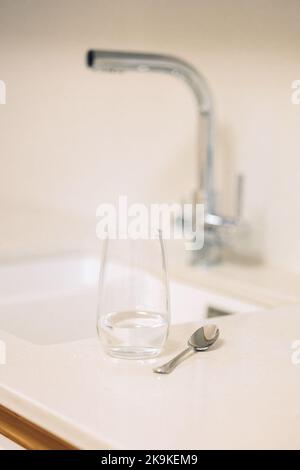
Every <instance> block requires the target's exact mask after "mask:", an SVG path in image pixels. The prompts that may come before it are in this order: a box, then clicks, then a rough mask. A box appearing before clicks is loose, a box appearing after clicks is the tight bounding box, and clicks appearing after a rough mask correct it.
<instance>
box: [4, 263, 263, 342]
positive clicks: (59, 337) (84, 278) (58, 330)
mask: <svg viewBox="0 0 300 470" xmlns="http://www.w3.org/2000/svg"><path fill="white" fill-rule="evenodd" d="M99 268H100V262H99V259H98V258H97V257H94V256H92V255H87V256H83V255H66V256H57V257H51V258H44V259H41V258H40V259H38V260H33V261H30V262H29V261H28V262H18V263H14V264H9V265H1V266H0V329H2V330H6V331H8V332H10V333H12V334H14V335H16V336H18V337H20V338H23V339H25V340H27V341H30V342H32V343H36V344H53V343H60V342H67V341H74V340H78V339H83V338H88V337H91V336H95V335H96V309H97V284H98V276H99ZM118 269H122V268H120V267H119V268H118ZM170 297H171V316H172V317H171V321H172V323H185V322H188V321H198V320H199V322H201V321H202V320H203V319H204V318H205V317H206V314H207V309H208V308H209V307H212V308H213V309H216V310H221V311H225V312H228V313H246V312H250V311H254V310H258V309H259V306H257V305H254V304H249V303H246V302H243V301H240V300H237V299H233V298H230V297H226V296H223V295H219V294H217V293H214V292H211V291H208V290H206V289H202V288H201V289H199V288H195V287H191V286H189V285H186V284H184V283H181V282H178V281H172V280H171V282H170Z"/></svg>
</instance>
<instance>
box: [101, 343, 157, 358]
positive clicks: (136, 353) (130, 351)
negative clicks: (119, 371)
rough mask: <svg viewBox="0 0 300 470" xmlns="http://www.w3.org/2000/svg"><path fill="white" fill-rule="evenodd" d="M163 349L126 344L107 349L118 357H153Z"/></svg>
mask: <svg viewBox="0 0 300 470" xmlns="http://www.w3.org/2000/svg"><path fill="white" fill-rule="evenodd" d="M161 351H162V350H161V349H157V348H131V347H124V346H123V347H119V348H116V347H115V348H108V349H105V352H106V353H107V354H109V356H112V357H115V358H117V359H151V358H153V357H156V356H158V355H159V354H160V353H161Z"/></svg>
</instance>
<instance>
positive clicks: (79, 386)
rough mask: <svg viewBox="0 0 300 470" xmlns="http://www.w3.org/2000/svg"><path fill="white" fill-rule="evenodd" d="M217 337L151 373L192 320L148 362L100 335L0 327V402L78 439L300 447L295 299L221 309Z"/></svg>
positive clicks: (117, 444)
mask: <svg viewBox="0 0 300 470" xmlns="http://www.w3.org/2000/svg"><path fill="white" fill-rule="evenodd" d="M217 323H218V325H219V327H220V330H221V339H220V340H219V341H218V343H217V344H216V345H215V347H214V348H212V349H211V350H209V351H207V352H202V353H197V354H195V355H194V356H193V357H191V358H189V359H188V360H186V361H185V362H184V363H182V364H181V365H180V366H179V367H178V369H176V370H175V371H174V372H173V373H172V374H171V375H167V376H160V375H157V374H154V373H152V371H151V370H152V367H153V365H154V364H158V363H161V362H163V361H164V360H166V359H167V358H169V357H170V356H172V355H173V354H174V353H176V352H178V351H179V350H180V349H181V348H182V347H184V345H185V339H186V338H188V336H189V334H190V332H192V331H193V330H194V328H195V324H192V323H190V324H182V325H175V326H174V327H172V329H171V334H170V337H169V340H168V347H167V350H166V352H165V354H164V356H162V357H160V358H159V359H156V360H153V361H152V362H142V361H138V362H134V361H133V362H131V361H121V360H115V359H111V358H109V357H107V356H105V355H104V354H103V353H102V350H101V347H100V345H99V341H98V339H97V338H96V337H95V338H89V339H84V340H80V341H73V342H69V343H62V344H57V345H42V346H40V345H36V344H32V343H30V342H27V341H24V340H22V339H19V338H17V337H15V336H13V335H11V334H9V333H7V332H4V331H0V340H2V341H5V343H6V348H7V364H6V365H0V402H1V403H2V404H3V405H4V406H7V407H8V408H10V409H12V410H13V411H15V412H17V413H19V414H21V415H23V416H24V417H26V418H28V419H30V420H31V421H34V422H35V423H37V424H39V425H41V426H42V427H44V428H45V429H47V430H49V431H51V432H53V433H54V434H57V435H59V436H60V437H62V438H64V439H66V440H67V441H69V442H71V443H73V444H74V445H76V446H78V447H80V448H98V449H99V448H118V449H130V448H133V449H137V448H144V449H151V448H153V449H162V448H169V449H203V448H204V449H214V448H223V449H224V448H225V449H228V448H234V449H238V448H274V449H276V448H277V449H278V448H298V449H299V448H300V433H299V425H300V398H299V390H300V364H299V365H293V364H292V360H291V356H292V352H293V350H292V343H293V342H294V341H295V340H300V306H297V305H294V306H290V307H287V308H279V309H277V310H275V311H268V312H258V313H251V314H244V315H236V316H231V317H226V318H219V319H218V320H217Z"/></svg>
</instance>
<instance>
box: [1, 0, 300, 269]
mask: <svg viewBox="0 0 300 470" xmlns="http://www.w3.org/2000/svg"><path fill="white" fill-rule="evenodd" d="M299 24H300V1H299V0H287V1H286V0H254V1H253V0H252V1H250V0H247V1H246V0H231V1H230V0H209V1H208V0H206V1H204V0H198V1H197V0H185V1H184V0H164V1H163V0H157V1H154V0H153V1H150V0H98V1H97V0H85V1H84V0H81V1H79V0H65V1H58V0H54V1H53V0H52V1H46V0H27V1H25V0H23V1H22V0H18V1H17V0H0V79H1V80H4V81H5V82H6V86H7V104H6V105H1V106H0V133H1V135H0V159H1V160H0V162H1V167H0V170H1V171H0V208H1V226H2V231H1V232H2V233H1V239H0V249H1V253H2V255H3V254H5V253H7V254H8V253H9V254H14V253H15V254H22V253H23V252H24V253H27V252H28V251H31V252H35V251H36V252H42V251H49V250H50V249H52V250H53V249H59V248H61V249H62V248H64V247H68V248H72V249H73V248H76V247H83V246H88V245H89V243H91V244H92V243H93V241H94V238H95V237H94V228H95V209H96V207H97V205H98V204H99V203H100V202H101V201H109V200H113V199H114V198H116V197H117V196H118V195H119V194H128V195H129V198H130V199H132V200H138V201H143V200H147V201H150V200H152V201H165V200H166V201H174V200H175V201H176V200H179V199H180V197H181V196H182V195H183V194H185V192H186V191H189V190H190V189H191V188H192V187H193V186H194V185H195V168H196V166H195V161H196V155H197V149H196V142H197V132H196V130H197V115H196V110H195V104H194V102H193V99H192V96H191V94H190V92H189V91H188V90H187V88H186V87H185V85H184V84H182V83H180V82H179V81H177V80H176V79H173V78H169V77H162V76H150V75H144V76H141V75H134V74H133V75H132V74H128V75H121V76H119V75H114V76H111V75H104V74H100V73H95V72H92V71H90V70H88V69H87V68H86V67H85V64H84V56H85V52H86V50H87V49H89V48H93V47H95V48H121V49H134V50H141V51H144V50H145V51H154V52H165V53H171V54H175V55H178V56H181V57H183V58H185V59H186V60H188V61H190V62H192V63H193V64H194V65H195V66H196V67H198V68H199V70H201V71H202V72H203V73H204V75H205V76H206V77H207V79H208V81H209V83H210V85H211V88H212V90H213V93H214V97H215V101H216V108H217V159H218V175H219V176H218V182H219V187H220V189H222V191H223V197H222V198H221V201H220V202H221V205H222V206H223V207H224V209H226V210H227V211H230V210H231V208H232V203H233V188H234V179H233V175H234V174H235V173H237V172H243V173H244V174H245V177H246V188H245V190H246V194H245V216H246V218H247V219H248V221H249V222H250V224H251V225H252V227H253V230H254V233H253V242H252V248H251V250H253V249H254V251H259V252H261V253H262V254H263V257H264V259H265V261H266V262H267V263H268V264H271V265H276V266H282V267H284V268H288V269H295V270H298V271H300V244H299V243H298V239H299V233H300V217H298V214H299V212H300V210H299V209H300V202H299V191H300V184H299V180H300V155H299V147H300V139H299V124H300V105H299V106H296V105H292V104H291V101H290V94H291V82H292V81H293V80H295V79H299V78H300V63H299V53H300V46H299V44H300V27H299ZM69 222H70V224H69ZM72 224H73V225H72ZM76 224H77V229H74V227H75V226H76ZM70 227H73V228H70ZM28 247H30V248H28ZM253 247H254V248H253Z"/></svg>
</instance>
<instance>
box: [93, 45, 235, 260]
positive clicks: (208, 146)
mask: <svg viewBox="0 0 300 470" xmlns="http://www.w3.org/2000/svg"><path fill="white" fill-rule="evenodd" d="M87 64H88V66H89V67H91V68H93V69H95V70H100V71H102V72H125V71H138V72H162V73H166V74H169V75H173V76H175V77H179V78H181V79H182V80H183V81H185V82H186V83H187V84H188V85H189V87H190V88H191V90H192V92H193V94H194V96H195V98H196V101H197V107H198V111H199V115H200V117H201V119H203V120H204V122H205V125H206V136H207V137H206V142H205V156H204V158H203V155H202V153H201V152H199V159H198V188H197V190H196V191H194V195H193V202H194V203H204V206H205V217H204V230H205V233H204V240H205V241H204V248H203V249H202V250H200V251H199V252H198V254H197V255H195V254H194V255H193V260H192V262H197V261H200V262H203V263H205V264H208V265H209V264H214V263H216V262H219V261H220V259H221V253H222V247H223V246H224V245H225V244H226V241H225V240H226V237H223V236H222V233H221V229H223V228H228V227H236V226H237V225H238V224H239V221H240V215H241V214H240V213H241V196H242V182H243V181H242V178H241V177H239V178H238V189H237V193H238V197H237V209H236V215H235V216H234V217H225V216H223V215H220V214H219V213H218V212H217V210H216V201H215V199H216V198H215V194H216V193H215V188H214V124H215V120H214V110H213V100H212V95H211V92H210V89H209V87H208V84H207V82H206V80H205V78H204V77H203V76H202V74H200V73H199V72H198V71H197V70H196V69H195V68H194V67H193V66H192V65H190V64H189V63H188V62H185V61H183V60H181V59H178V58H177V57H173V56H169V55H162V54H149V53H140V52H122V51H107V50H90V51H89V52H88V54H87ZM182 222H183V223H184V221H182ZM189 223H191V221H189Z"/></svg>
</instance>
